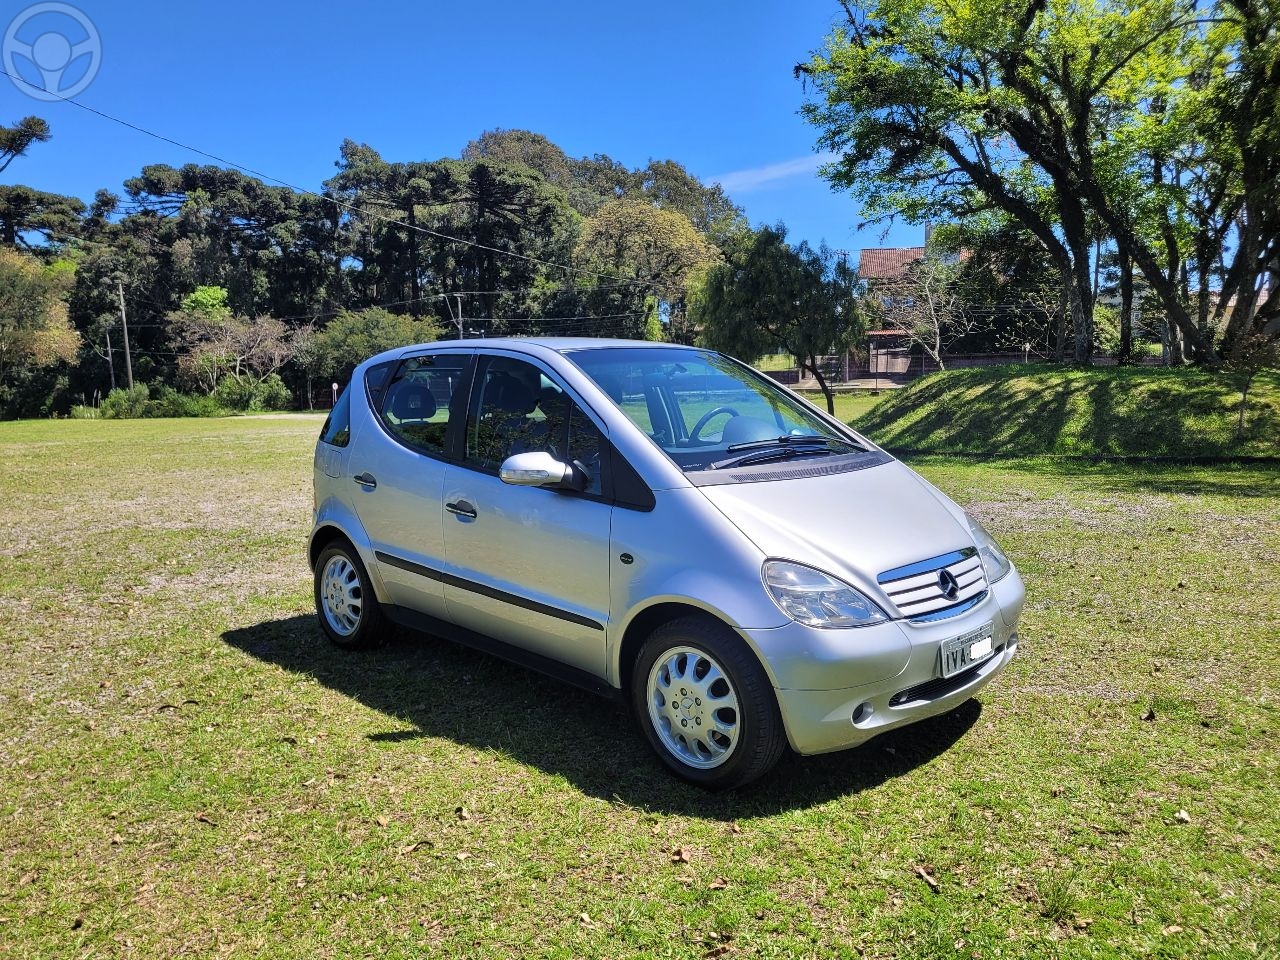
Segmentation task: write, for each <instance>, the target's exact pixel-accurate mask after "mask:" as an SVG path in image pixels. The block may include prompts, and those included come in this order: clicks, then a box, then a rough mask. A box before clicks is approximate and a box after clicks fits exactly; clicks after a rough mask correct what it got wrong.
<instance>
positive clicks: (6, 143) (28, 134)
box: [0, 117, 52, 173]
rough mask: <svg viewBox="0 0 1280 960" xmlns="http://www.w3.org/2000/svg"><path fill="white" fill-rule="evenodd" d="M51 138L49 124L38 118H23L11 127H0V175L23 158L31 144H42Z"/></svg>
mask: <svg viewBox="0 0 1280 960" xmlns="http://www.w3.org/2000/svg"><path fill="white" fill-rule="evenodd" d="M51 136H52V134H51V133H50V132H49V124H47V123H45V122H44V121H43V120H41V119H40V118H39V117H23V118H22V119H21V120H19V121H18V122H17V123H15V124H14V125H13V126H12V127H5V126H0V173H4V171H5V170H6V169H7V168H8V166H9V164H11V163H13V161H14V160H16V159H17V158H18V157H21V156H23V155H24V154H25V153H26V152H27V150H28V149H29V148H30V147H31V145H32V144H33V143H44V142H45V141H46V140H48V139H49V138H50V137H51Z"/></svg>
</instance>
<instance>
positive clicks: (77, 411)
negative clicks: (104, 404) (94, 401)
mask: <svg viewBox="0 0 1280 960" xmlns="http://www.w3.org/2000/svg"><path fill="white" fill-rule="evenodd" d="M68 416H69V417H70V418H71V419H72V420H97V419H99V418H100V416H101V414H100V413H99V412H98V408H97V407H90V406H86V405H85V404H83V403H77V404H75V405H74V406H72V408H71V413H70V414H68Z"/></svg>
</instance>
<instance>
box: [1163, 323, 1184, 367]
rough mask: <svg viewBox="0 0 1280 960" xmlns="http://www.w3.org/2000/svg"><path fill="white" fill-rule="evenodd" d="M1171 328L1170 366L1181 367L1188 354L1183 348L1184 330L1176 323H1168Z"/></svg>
mask: <svg viewBox="0 0 1280 960" xmlns="http://www.w3.org/2000/svg"><path fill="white" fill-rule="evenodd" d="M1166 326H1168V328H1169V366H1171V367H1180V366H1182V364H1183V363H1185V362H1186V354H1185V353H1184V352H1183V349H1182V331H1181V330H1179V329H1178V327H1177V325H1176V324H1173V323H1168V322H1167V321H1166Z"/></svg>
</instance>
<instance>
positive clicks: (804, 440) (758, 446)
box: [724, 433, 860, 453]
mask: <svg viewBox="0 0 1280 960" xmlns="http://www.w3.org/2000/svg"><path fill="white" fill-rule="evenodd" d="M837 443H838V444H840V445H841V446H845V447H849V448H850V449H852V450H857V449H860V448H859V447H857V446H855V445H854V444H852V443H850V442H849V441H848V440H841V439H840V438H839V437H818V436H814V435H812V434H808V435H803V436H796V435H795V434H790V433H789V434H786V435H784V436H781V437H769V438H768V439H767V440H744V441H743V442H742V443H731V444H729V446H727V447H725V448H724V449H725V452H726V453H734V452H735V451H738V450H764V449H766V448H768V447H812V446H815V445H817V446H822V447H826V448H828V449H830V447H831V445H832V444H837Z"/></svg>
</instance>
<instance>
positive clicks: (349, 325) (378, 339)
mask: <svg viewBox="0 0 1280 960" xmlns="http://www.w3.org/2000/svg"><path fill="white" fill-rule="evenodd" d="M440 332H441V328H440V324H439V321H438V320H437V319H436V318H435V317H425V318H421V319H417V318H414V317H409V316H406V315H404V314H398V313H391V312H390V311H389V310H384V309H382V308H381V307H369V308H367V309H365V310H358V311H346V312H343V313H340V314H339V315H338V316H336V317H334V318H333V320H332V321H330V323H329V325H328V326H327V327H325V328H324V329H323V330H321V331H320V332H319V333H318V334H317V335H316V338H315V351H316V353H317V354H318V356H319V357H320V360H319V361H318V363H317V369H318V370H319V371H322V372H323V373H325V374H326V375H329V376H332V377H333V378H334V379H335V380H337V381H338V382H339V383H345V382H346V381H347V380H349V379H351V371H352V370H354V369H355V368H356V366H357V365H359V364H360V363H362V362H363V361H365V360H367V359H368V358H369V357H372V356H373V355H374V354H378V353H382V351H384V350H391V349H393V348H394V347H405V346H409V345H410V344H414V343H429V342H431V341H433V340H438V339H439V338H440Z"/></svg>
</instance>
